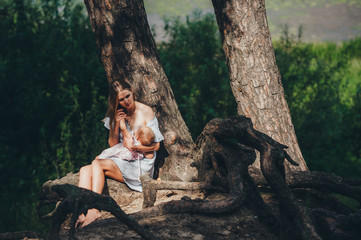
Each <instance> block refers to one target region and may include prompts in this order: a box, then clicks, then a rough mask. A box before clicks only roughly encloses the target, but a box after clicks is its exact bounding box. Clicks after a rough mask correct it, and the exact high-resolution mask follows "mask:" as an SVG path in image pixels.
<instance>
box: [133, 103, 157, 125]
mask: <svg viewBox="0 0 361 240" xmlns="http://www.w3.org/2000/svg"><path fill="white" fill-rule="evenodd" d="M136 107H137V109H138V110H139V111H140V112H141V113H142V115H143V116H144V118H145V121H146V122H148V121H150V120H152V119H153V118H154V112H153V109H152V108H151V107H149V106H148V105H145V104H144V103H141V102H136Z"/></svg>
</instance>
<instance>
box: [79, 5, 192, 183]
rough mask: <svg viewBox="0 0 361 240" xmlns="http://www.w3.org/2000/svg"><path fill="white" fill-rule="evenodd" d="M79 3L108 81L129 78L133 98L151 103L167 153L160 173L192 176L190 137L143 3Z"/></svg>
mask: <svg viewBox="0 0 361 240" xmlns="http://www.w3.org/2000/svg"><path fill="white" fill-rule="evenodd" d="M84 2H85V4H86V7H87V10H88V14H89V18H90V22H91V26H92V29H93V31H94V33H95V38H96V41H97V44H98V46H99V48H100V57H101V60H102V62H103V64H104V68H105V72H106V75H107V79H108V81H109V82H112V81H113V80H115V79H121V80H124V81H126V82H128V83H129V84H130V85H131V86H132V88H133V91H134V93H135V95H136V99H137V100H138V101H140V102H142V103H145V104H147V105H149V106H151V107H152V108H153V110H154V112H155V113H156V116H157V118H158V120H159V124H160V130H161V132H162V133H163V135H164V137H165V140H164V146H165V148H166V150H167V152H168V153H165V155H166V156H169V157H168V158H167V159H166V161H165V162H164V163H163V162H161V163H160V166H161V170H160V172H161V173H163V174H161V175H163V176H162V177H163V178H165V179H168V180H183V181H190V180H192V179H195V178H196V175H197V171H196V169H195V168H192V167H190V163H191V159H190V157H189V154H190V153H191V151H192V145H193V140H192V137H191V135H190V133H189V130H188V128H187V126H186V124H185V122H184V120H183V118H182V116H181V114H180V112H179V110H178V105H177V103H176V101H175V98H174V95H173V92H172V89H171V87H170V85H169V82H168V79H167V77H166V75H165V73H164V71H163V68H162V66H161V63H160V59H159V56H158V52H157V49H156V46H155V42H154V39H153V37H152V34H151V31H150V29H149V25H148V20H147V17H146V12H145V9H144V4H143V1H142V0H85V1H84ZM158 155H164V154H158ZM157 159H158V158H157ZM158 164H159V163H158ZM156 165H157V162H156Z"/></svg>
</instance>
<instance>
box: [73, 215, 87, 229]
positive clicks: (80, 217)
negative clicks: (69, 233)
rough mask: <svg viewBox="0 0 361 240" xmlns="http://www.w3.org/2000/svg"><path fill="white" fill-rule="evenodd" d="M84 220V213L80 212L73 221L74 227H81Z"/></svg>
mask: <svg viewBox="0 0 361 240" xmlns="http://www.w3.org/2000/svg"><path fill="white" fill-rule="evenodd" d="M84 221H85V215H84V214H82V215H80V216H79V218H78V220H77V221H76V223H75V228H81V227H82V226H83V223H84Z"/></svg>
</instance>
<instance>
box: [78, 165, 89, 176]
mask: <svg viewBox="0 0 361 240" xmlns="http://www.w3.org/2000/svg"><path fill="white" fill-rule="evenodd" d="M79 174H80V177H83V176H91V175H92V167H91V165H86V166H83V167H81V168H80V170H79Z"/></svg>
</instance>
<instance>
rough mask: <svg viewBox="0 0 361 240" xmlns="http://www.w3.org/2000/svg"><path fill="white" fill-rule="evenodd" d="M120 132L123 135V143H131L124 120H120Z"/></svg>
mask: <svg viewBox="0 0 361 240" xmlns="http://www.w3.org/2000/svg"><path fill="white" fill-rule="evenodd" d="M119 124H120V125H119V127H120V131H122V134H123V142H126V141H127V142H133V137H132V134H131V133H130V132H129V131H128V129H127V126H126V125H125V119H122V120H120V122H119Z"/></svg>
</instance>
